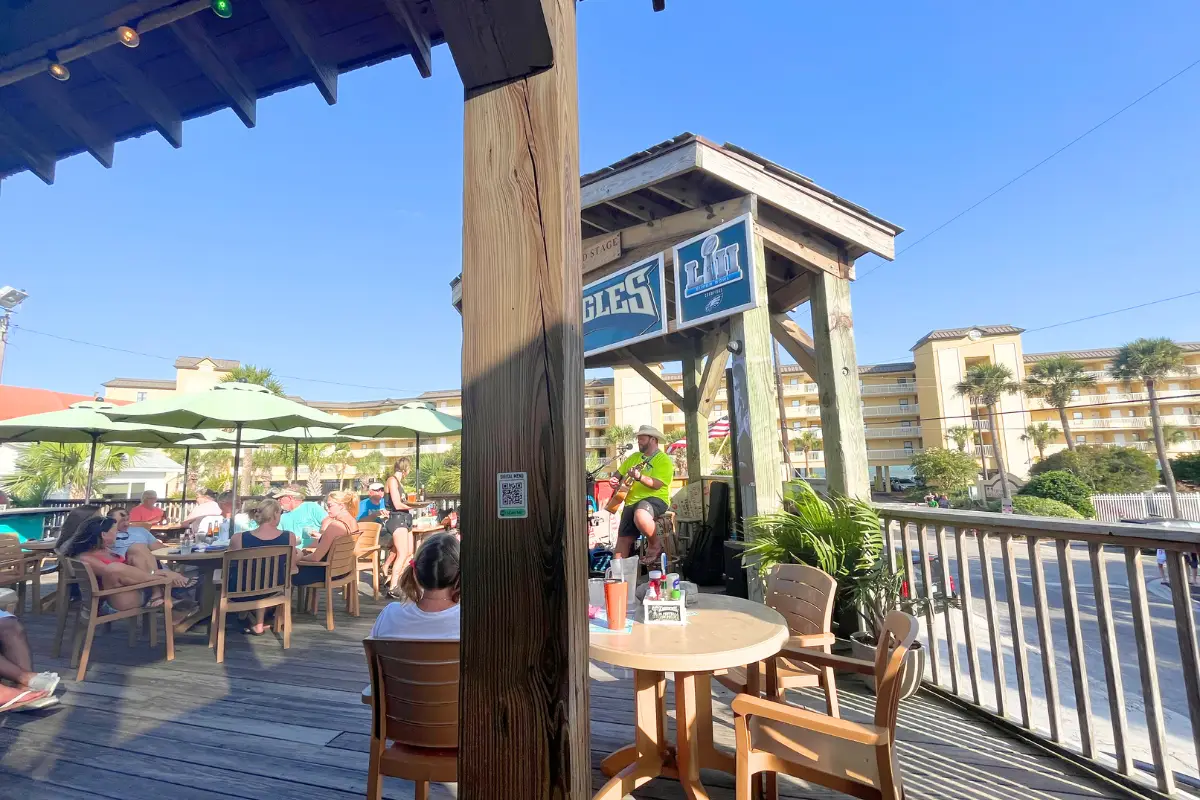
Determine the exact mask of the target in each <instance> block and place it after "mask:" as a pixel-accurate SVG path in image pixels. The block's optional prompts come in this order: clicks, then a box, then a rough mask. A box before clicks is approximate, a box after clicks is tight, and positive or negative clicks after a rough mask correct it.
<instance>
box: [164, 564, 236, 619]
mask: <svg viewBox="0 0 1200 800" xmlns="http://www.w3.org/2000/svg"><path fill="white" fill-rule="evenodd" d="M172 549H174V550H176V551H178V548H167V547H163V548H160V549H158V550H155V551H153V553H154V557H155V558H157V559H158V560H159V561H168V562H171V563H173V564H192V565H194V566H195V567H197V568H198V569H199V570H200V577H199V581H200V609H199V611H197V612H196V613H195V614H191V615H189V616H188V617H187V619H185V620H184V621H183V622H181V623H179V624H178V625H176V626H175V630H176V631H178V632H183V631H190V630H191V629H192V628H194V627H196V626H197V625H199V624H200V623H201V622H202V621H204V620H206V619H211V618H212V612H213V608H215V607H216V605H217V587H216V584H215V583H214V582H213V574H214V573H215V572H216V571H217V570H218V569H220V568H221V562H222V561H223V560H224V558H225V553H226V552H227V549H228V548H221V549H220V550H205V551H204V552H203V553H195V552H193V553H188V554H187V555H184V554H182V553H179V552H175V553H172V552H171V550H172Z"/></svg>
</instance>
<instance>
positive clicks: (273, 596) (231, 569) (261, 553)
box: [208, 544, 295, 664]
mask: <svg viewBox="0 0 1200 800" xmlns="http://www.w3.org/2000/svg"><path fill="white" fill-rule="evenodd" d="M294 555H295V548H294V547H292V546H290V545H286V544H285V545H280V546H278V547H252V548H250V549H249V550H234V551H232V552H229V551H227V552H226V553H225V557H224V558H223V559H222V560H221V595H220V597H218V598H217V602H216V604H215V605H214V606H213V612H212V619H211V620H210V621H209V623H208V646H209V647H212V648H215V650H216V654H217V663H218V664H220V663H222V662H224V661H225V629H226V627H227V618H226V615H228V614H237V613H240V612H242V611H257V610H258V609H260V608H263V609H267V608H274V609H277V610H276V612H275V622H274V625H273V629H274V631H275V632H276V633H282V634H283V649H284V650H287V649H288V648H290V647H291V646H292V557H293V556H294ZM231 576H232V580H231Z"/></svg>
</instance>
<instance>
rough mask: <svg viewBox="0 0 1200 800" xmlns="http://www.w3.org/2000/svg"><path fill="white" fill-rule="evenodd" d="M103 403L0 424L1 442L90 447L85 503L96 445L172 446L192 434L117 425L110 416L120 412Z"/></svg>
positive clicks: (143, 425) (138, 424) (142, 425)
mask: <svg viewBox="0 0 1200 800" xmlns="http://www.w3.org/2000/svg"><path fill="white" fill-rule="evenodd" d="M119 408H120V406H117V405H115V404H113V403H106V402H104V401H103V400H85V401H83V402H81V403H72V404H71V405H70V406H69V407H68V408H64V409H62V410H61V411H47V412H44V413H41V414H29V415H27V416H24V417H14V418H13V419H6V420H4V421H3V422H0V442H55V443H57V444H90V445H91V453H90V454H89V456H88V477H87V488H86V490H85V499H87V500H90V499H91V498H92V477H93V474H94V472H95V468H96V445H97V444H98V443H100V442H104V443H105V444H109V443H112V444H121V445H144V446H153V447H162V446H165V445H173V444H175V443H176V442H178V441H179V440H181V439H185V438H187V437H188V436H190V435H191V431H187V430H181V429H179V428H172V427H167V426H164V425H156V424H153V423H150V422H144V421H143V422H117V421H114V420H113V419H112V418H111V417H110V416H109V412H115V411H116V410H117V409H119Z"/></svg>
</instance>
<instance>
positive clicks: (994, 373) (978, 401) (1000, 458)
mask: <svg viewBox="0 0 1200 800" xmlns="http://www.w3.org/2000/svg"><path fill="white" fill-rule="evenodd" d="M954 391H955V393H956V394H958V395H961V396H963V397H966V398H968V399H969V400H970V401H971V402H972V403H973V404H974V405H979V406H983V407H984V408H986V409H987V414H988V423H989V424H990V425H991V428H992V447H993V448H994V449H995V452H996V466H997V468H998V469H999V471H1000V500H1001V502H1002V503H1003V506H1004V508H1008V507H1010V506H1011V505H1012V492H1011V491H1010V490H1009V487H1008V469H1007V468H1006V467H1005V466H1004V447H1003V445H1002V442H1001V439H1003V438H1004V437H1003V436H1001V430H1000V426H999V425H998V424H997V422H996V405H997V404H998V403H999V402H1000V399H1001V398H1002V397H1004V395H1006V394H1014V393H1016V392H1019V391H1021V385H1020V384H1019V383H1016V382H1015V381H1014V380H1013V374H1012V370H1011V369H1009V368H1008V367H1006V366H1004V365H1003V364H976V365H975V366H973V367H969V368H968V369H967V373H966V375H964V376H963V380H962V381H961V382H960V383H956V384H955V385H954ZM985 463H986V462H985Z"/></svg>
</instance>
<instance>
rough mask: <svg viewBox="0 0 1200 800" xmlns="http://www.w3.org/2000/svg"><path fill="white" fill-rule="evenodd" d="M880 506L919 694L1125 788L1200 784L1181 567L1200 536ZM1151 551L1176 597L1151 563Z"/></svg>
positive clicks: (1195, 663)
mask: <svg viewBox="0 0 1200 800" xmlns="http://www.w3.org/2000/svg"><path fill="white" fill-rule="evenodd" d="M877 509H878V511H879V514H880V516H881V518H882V519H883V527H884V531H885V534H886V535H885V547H886V552H887V555H888V558H887V562H888V563H889V564H890V565H892V568H893V569H902V570H903V572H904V577H905V580H906V582H907V587H908V591H910V596H912V597H915V598H920V599H922V600H926V601H927V602H926V603H924V604H922V606H923V607H922V608H920V611H921V616H922V617H923V619H922V620H921V628H922V630H921V641H922V643H923V644H924V646H925V648H926V650H927V651H928V659H927V665H926V673H925V679H926V685H927V686H930V687H934V688H936V689H937V690H938V691H941V692H944V693H945V694H947V695H948V696H951V697H954V698H957V699H958V700H959V701H960V702H963V703H966V704H967V705H970V706H973V707H975V708H976V709H977V710H979V711H981V712H984V713H988V714H991V715H994V716H996V717H999V718H1001V719H1003V720H1005V721H1006V723H1005V724H1008V725H1010V726H1017V728H1018V729H1019V730H1021V732H1022V733H1023V734H1027V735H1030V736H1033V737H1036V738H1038V739H1040V740H1042V741H1043V742H1044V743H1046V744H1047V745H1048V746H1049V747H1050V748H1051V749H1055V750H1057V751H1058V752H1060V753H1061V754H1063V755H1066V756H1067V757H1071V758H1074V759H1076V760H1078V761H1080V762H1084V763H1089V764H1090V765H1091V766H1093V767H1095V768H1098V769H1099V770H1100V771H1102V772H1104V773H1106V774H1108V775H1109V776H1110V777H1111V778H1113V779H1114V780H1117V781H1119V782H1121V783H1123V784H1124V785H1126V786H1127V787H1131V788H1135V789H1138V790H1140V791H1142V792H1145V791H1146V789H1150V788H1153V790H1156V791H1158V792H1161V793H1163V794H1167V795H1174V794H1175V793H1176V792H1177V786H1178V785H1180V784H1185V785H1188V786H1190V787H1192V789H1193V790H1194V789H1195V788H1196V787H1200V781H1197V776H1198V775H1200V772H1198V769H1197V764H1198V762H1200V653H1198V650H1197V638H1196V615H1195V609H1194V607H1193V600H1192V596H1191V592H1190V591H1189V588H1188V583H1187V580H1188V578H1187V575H1188V567H1187V563H1186V561H1185V559H1186V557H1187V555H1188V554H1189V553H1193V552H1196V551H1197V549H1200V531H1196V532H1193V531H1185V530H1178V529H1168V528H1161V527H1160V528H1155V527H1151V526H1147V525H1133V524H1123V523H1100V522H1088V521H1075V520H1059V519H1049V518H1044V517H1025V516H1012V515H1002V514H988V513H981V512H972V511H949V510H939V509H931V508H924V507H919V506H906V505H893V504H881V505H878V506H877ZM1156 550H1161V551H1165V556H1166V558H1165V569H1166V572H1167V577H1168V579H1169V587H1168V586H1166V584H1163V583H1162V582H1161V581H1160V580H1159V579H1158V576H1157V573H1156V572H1155V568H1154V567H1153V566H1152V565H1153V563H1154V556H1153V555H1152V554H1153V553H1154V552H1155V551H1156ZM1147 551H1148V552H1149V553H1150V554H1151V555H1150V557H1149V559H1147V558H1146V555H1145V553H1146V552H1147ZM895 553H907V554H908V555H907V556H906V557H901V558H895V557H894V556H893V554H895ZM997 559H999V561H1000V572H1001V576H1000V577H999V579H998V578H997V575H996V568H995V562H996V560H997ZM1147 573H1148V574H1147ZM1014 588H1015V590H1013V589H1014ZM1097 658H1098V662H1097ZM1014 693H1015V699H1016V703H1015V704H1014V703H1013V699H1014Z"/></svg>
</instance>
